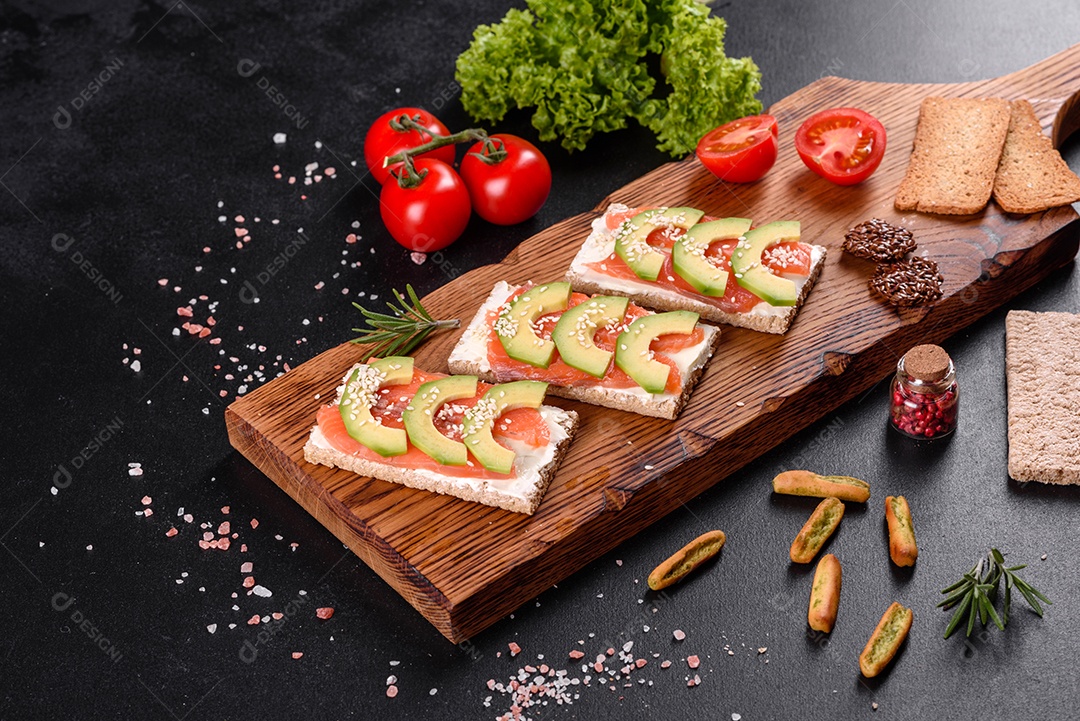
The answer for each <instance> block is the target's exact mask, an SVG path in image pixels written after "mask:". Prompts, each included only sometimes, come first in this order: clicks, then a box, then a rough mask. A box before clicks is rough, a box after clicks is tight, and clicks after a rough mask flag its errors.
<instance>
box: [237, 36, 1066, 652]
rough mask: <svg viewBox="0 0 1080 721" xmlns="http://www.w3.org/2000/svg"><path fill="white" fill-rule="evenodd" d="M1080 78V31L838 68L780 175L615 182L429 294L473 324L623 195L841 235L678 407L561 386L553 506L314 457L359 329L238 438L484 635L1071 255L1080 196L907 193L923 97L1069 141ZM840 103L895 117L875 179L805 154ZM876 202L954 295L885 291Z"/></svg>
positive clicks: (442, 612)
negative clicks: (869, 230) (942, 201)
mask: <svg viewBox="0 0 1080 721" xmlns="http://www.w3.org/2000/svg"><path fill="white" fill-rule="evenodd" d="M1077 91H1080V45H1077V46H1074V47H1072V48H1070V49H1069V50H1066V51H1064V52H1062V53H1059V54H1058V55H1055V56H1053V57H1051V58H1049V59H1047V60H1045V61H1043V62H1041V63H1038V64H1036V65H1034V66H1032V67H1030V68H1027V69H1025V70H1022V71H1019V72H1016V73H1013V74H1010V75H1006V76H1003V77H1000V78H994V79H990V80H984V81H977V82H970V83H963V84H953V85H900V84H887V83H868V82H858V81H852V80H845V79H841V78H834V77H828V78H823V79H821V80H819V81H817V82H815V83H813V84H812V85H809V86H807V87H806V88H803V89H802V90H799V91H798V92H796V93H794V94H792V95H790V96H788V97H787V98H784V99H783V100H781V101H779V102H777V103H776V104H775V105H773V106H772V107H771V108H770V109H769V112H770V113H772V114H773V115H775V116H776V118H777V120H778V122H779V126H780V155H779V159H778V160H777V164H776V167H775V168H773V170H772V171H771V172H770V173H769V174H768V175H767V176H766V177H765V179H763V180H762V181H760V182H758V183H755V184H752V185H727V184H722V183H719V182H717V181H716V180H715V178H714V177H713V176H712V175H710V174H709V172H708V171H707V170H705V169H704V168H703V167H702V166H701V165H700V164H699V163H697V161H696V160H695V159H694V158H689V159H687V160H684V161H682V162H677V163H669V164H667V165H664V166H661V167H660V168H657V169H656V170H654V171H652V172H650V173H649V174H647V175H645V176H644V177H642V178H640V179H638V180H636V181H634V182H632V183H630V184H629V185H627V186H626V187H624V188H620V189H619V190H616V191H615V192H613V193H611V194H610V195H609V196H608V198H607V199H605V201H604V203H602V204H601V205H600V206H598V207H597V208H596V211H595V212H593V213H586V214H582V215H578V216H575V217H572V218H568V219H567V220H565V221H562V222H561V223H558V224H556V225H554V226H552V227H550V228H548V229H546V230H544V231H543V232H541V233H538V234H537V235H535V236H533V237H532V238H530V239H528V240H526V241H525V242H524V243H522V244H521V245H520V246H519V247H518V248H517V249H516V250H515V251H514V252H513V253H511V254H510V256H508V257H507V258H506V259H504V260H503V261H502V262H501V263H498V264H495V265H489V266H485V267H482V268H478V269H476V270H473V271H471V272H469V273H467V274H465V275H463V276H461V277H458V278H456V279H455V280H453V281H452V282H450V283H448V284H447V285H446V286H444V287H442V288H440V289H439V290H437V291H435V292H434V293H431V294H430V295H428V296H427V297H426V298H425V299H424V301H423V302H424V305H425V306H426V307H427V308H428V309H429V310H430V311H431V312H432V313H433V314H434V315H436V316H437V317H441V318H447V317H456V318H460V319H462V321H463V323H465V322H467V321H468V319H469V318H471V317H472V315H473V313H474V312H475V310H476V308H477V307H478V306H479V304H480V303H481V302H482V301H483V299H484V298H485V297H486V295H487V293H488V292H489V291H490V289H491V287H492V285H494V283H495V282H496V281H498V280H506V281H509V282H511V283H521V282H523V281H526V280H530V279H531V280H535V281H538V282H541V281H548V280H554V279H559V278H561V277H562V275H563V273H565V271H566V269H567V268H568V266H569V264H570V261H571V259H572V258H573V256H574V254H575V253H576V251H577V249H578V248H579V247H580V245H581V243H582V241H583V240H584V239H585V237H586V236H587V235H588V232H589V224H590V222H591V221H592V220H593V219H594V218H595V217H596V216H597V214H598V213H600V212H602V210H603V208H604V207H606V205H607V203H608V202H621V203H626V204H628V205H631V206H634V205H645V204H649V205H688V206H694V207H698V208H702V209H704V210H705V211H706V212H707V213H709V214H710V215H714V216H731V215H734V216H740V217H748V218H753V219H754V221H755V222H756V223H758V224H761V223H765V222H769V221H772V220H781V219H795V220H800V221H801V222H802V232H803V240H804V241H806V242H810V243H816V244H820V245H824V246H826V247H827V248H828V250H829V254H828V259H827V261H826V266H825V269H824V271H823V273H822V276H821V279H820V280H819V281H818V284H817V286H816V288H815V289H814V291H813V292H812V293H811V294H810V297H809V300H808V301H807V303H806V305H805V306H804V307H803V309H802V310H801V312H800V314H799V316H798V317H797V318H796V320H795V323H794V325H793V326H792V328H791V330H790V331H789V332H788V333H787V334H786V335H785V336H775V335H769V334H765V333H757V332H753V331H748V330H743V329H736V328H730V327H727V326H724V327H723V328H722V338H721V341H720V345H719V348H718V351H717V354H716V356H715V357H714V359H713V361H712V362H711V364H710V365H709V367H708V369H707V370H706V372H705V374H704V376H703V377H702V379H701V382H700V384H699V385H698V387H697V389H696V390H695V391H694V394H693V397H692V398H691V400H690V403H689V404H688V405H687V407H686V409H685V410H684V411H683V413H682V415H681V416H680V417H679V419H678V420H676V421H664V420H658V419H654V418H645V417H642V416H636V415H632V414H629V413H624V412H620V411H614V410H608V409H603V408H597V407H594V406H590V405H585V404H581V403H575V402H572V401H564V400H561V399H553V400H550V401H549V402H552V403H554V404H557V405H560V406H563V407H566V408H573V409H574V410H577V411H578V412H579V413H580V414H581V418H582V423H581V428H580V431H579V433H578V435H577V437H576V438H575V440H574V443H573V446H572V448H571V449H570V452H569V454H568V455H567V457H566V460H565V461H564V463H563V465H562V468H561V469H560V471H559V473H558V474H557V476H556V478H555V480H554V481H553V482H552V485H551V487H550V489H549V490H548V493H547V496H546V498H545V500H544V502H543V503H542V504H541V506H540V508H539V510H538V511H537V513H536V515H534V516H531V517H530V516H525V515H521V514H514V513H510V512H506V511H501V510H498V509H494V508H488V507H486V506H482V505H479V504H475V503H469V502H465V501H460V500H457V499H454V498H449V497H445V496H437V495H435V494H430V493H425V492H422V491H414V490H411V489H408V488H404V487H400V486H397V485H394V484H391V483H385V482H382V481H376V480H372V479H369V478H363V477H359V476H356V475H354V474H351V473H347V472H344V471H338V470H332V469H329V468H325V467H322V466H313V465H310V464H308V463H306V462H305V461H304V458H303V452H302V446H303V444H304V441H305V440H306V438H307V435H308V432H309V431H310V429H311V426H312V425H313V424H314V421H315V413H316V411H317V409H318V408H319V406H320V404H322V403H325V402H327V400H328V399H330V398H332V395H331V394H332V393H333V392H334V389H335V388H336V386H337V385H338V383H339V382H340V379H341V377H342V375H343V374H344V372H345V370H346V369H347V368H348V367H349V366H350V365H351V364H352V363H354V362H355V361H357V360H358V359H359V357H360V355H361V348H358V347H356V346H353V345H351V344H348V343H345V344H343V345H341V346H338V347H336V348H333V349H331V350H328V351H326V352H325V353H322V354H320V355H319V356H317V357H316V358H314V359H312V360H310V361H308V362H306V363H304V364H303V365H301V366H300V367H298V368H296V369H294V370H292V371H290V372H288V373H287V374H285V375H284V376H282V377H280V378H278V379H276V380H274V381H273V382H271V383H268V384H266V385H265V386H263V387H261V388H259V389H257V390H255V391H254V392H252V393H250V394H248V395H247V396H244V397H243V398H241V399H239V400H237V401H236V402H234V403H233V404H232V405H230V406H229V407H228V409H227V410H226V422H227V425H228V431H229V438H230V441H231V443H232V444H233V446H234V447H236V448H237V449H238V450H239V451H240V452H241V453H243V454H244V455H245V456H247V458H249V459H250V460H251V462H252V463H254V464H255V465H256V466H258V467H259V468H260V469H261V470H262V471H263V472H265V473H266V474H267V475H268V476H269V477H270V478H271V479H272V480H273V481H274V482H275V483H277V484H278V485H279V486H280V487H281V488H283V489H284V490H285V491H286V492H287V493H288V494H289V495H290V496H292V497H293V498H294V499H295V500H296V501H297V502H298V503H300V504H301V505H302V506H303V507H304V508H306V509H307V510H308V511H309V512H310V513H311V514H312V515H314V516H315V517H316V518H317V519H318V520H319V521H320V522H321V523H322V524H323V525H325V526H326V527H327V528H328V529H329V530H330V531H331V532H332V533H334V535H336V536H337V537H338V538H339V539H341V540H342V541H343V542H344V543H346V544H347V545H348V546H349V547H350V548H351V549H352V550H353V551H354V552H355V553H356V554H357V556H359V557H360V558H361V559H362V560H363V561H364V562H365V563H366V564H368V565H369V566H371V567H372V568H373V569H374V570H375V571H376V572H377V573H378V574H379V575H380V576H381V577H382V578H383V579H385V580H386V582H387V583H389V584H390V585H391V586H393V587H394V588H395V589H396V590H397V591H398V592H399V593H400V594H401V595H402V596H403V597H404V598H405V599H406V600H407V601H408V602H409V603H410V604H412V605H413V606H414V607H416V608H417V609H418V610H419V611H420V612H421V613H422V614H423V615H424V616H425V617H426V618H427V619H428V620H429V621H430V622H431V623H432V624H434V625H435V626H436V628H438V630H439V631H440V632H441V633H442V634H443V635H445V636H446V637H447V638H448V639H450V640H451V641H454V642H458V641H461V640H464V639H467V638H468V637H470V636H472V635H474V634H476V633H477V632H479V631H480V630H482V629H484V628H486V627H487V626H489V625H490V624H492V623H494V622H495V621H496V620H498V619H499V618H501V617H502V616H504V615H506V614H507V613H510V612H511V611H513V610H514V609H515V608H517V607H518V606H519V605H521V604H522V603H524V602H526V601H528V600H530V599H531V598H533V597H535V596H536V595H537V594H538V593H539V592H541V591H543V590H545V589H546V588H548V587H549V586H551V585H552V584H554V583H557V582H558V581H560V580H561V579H563V578H565V577H566V576H568V575H570V574H572V573H574V572H575V571H576V570H578V569H580V568H581V567H583V566H584V565H585V564H587V563H588V562H590V561H591V560H593V559H595V558H596V557H598V556H600V555H601V554H603V553H605V552H607V551H608V550H610V549H612V548H613V547H615V546H617V545H618V544H619V543H620V542H621V541H623V540H624V539H626V538H628V537H630V536H631V535H633V534H635V533H637V532H639V531H640V530H642V529H643V528H645V527H646V526H648V525H649V524H651V523H653V522H655V521H656V520H658V519H660V518H662V517H663V516H664V515H665V514H667V513H669V512H670V511H672V510H674V509H675V508H677V507H678V506H679V505H680V504H681V503H684V502H685V501H687V500H688V499H690V498H692V497H694V496H695V495H697V494H699V493H701V492H702V491H704V490H705V489H707V488H709V487H710V486H712V485H713V484H715V483H717V482H719V481H720V480H722V479H724V478H725V477H727V476H729V475H731V474H732V473H733V472H734V471H736V470H738V469H739V468H740V467H742V466H743V465H745V464H746V463H748V462H750V461H751V460H753V459H754V458H756V457H758V456H760V455H762V454H763V453H766V452H767V451H768V450H769V449H771V448H773V447H774V446H776V445H777V444H779V443H781V442H783V441H784V440H785V439H787V438H788V437H790V436H791V435H792V434H794V433H795V432H797V431H799V430H800V429H802V428H804V427H806V426H807V425H809V424H810V423H813V422H814V421H816V420H817V419H819V418H821V417H822V416H824V415H826V414H828V413H830V412H831V411H833V410H834V409H836V408H837V407H838V406H840V405H841V404H842V403H844V402H845V401H847V400H849V399H851V398H853V397H855V396H856V395H858V394H860V393H863V392H865V391H866V390H867V389H868V388H870V387H871V386H872V385H874V384H875V383H877V382H878V381H880V380H881V379H882V378H884V377H886V376H887V375H889V374H890V373H891V372H892V371H893V369H894V367H895V364H896V361H897V359H898V357H899V356H900V355H902V354H903V353H904V352H905V351H906V350H907V349H908V348H910V347H911V346H913V345H916V344H918V343H932V342H940V341H942V340H944V339H945V338H947V337H949V336H950V335H952V334H953V333H956V332H957V331H959V330H960V329H962V328H964V327H965V326H967V325H969V324H970V323H972V322H973V321H975V320H976V319H978V318H980V317H982V316H983V315H985V314H986V313H988V312H989V311H991V310H992V309H994V308H997V307H999V306H1001V305H1002V304H1003V303H1006V302H1007V301H1008V300H1010V299H1011V298H1013V297H1014V296H1016V295H1017V294H1019V293H1020V292H1022V291H1023V290H1025V289H1027V288H1029V287H1031V286H1033V285H1034V284H1036V283H1038V282H1039V281H1040V280H1041V279H1042V278H1044V277H1046V276H1047V275H1048V274H1049V273H1050V272H1051V271H1053V270H1054V269H1056V268H1058V267H1060V266H1062V265H1064V264H1066V263H1068V262H1070V261H1071V259H1072V258H1073V256H1074V255H1075V254H1076V251H1077V247H1078V238H1080V223H1078V222H1077V220H1078V216H1077V214H1076V212H1075V211H1074V210H1073V209H1072V208H1071V207H1064V208H1057V209H1053V210H1050V211H1047V212H1045V213H1040V214H1036V215H1031V216H1011V215H1007V214H1005V213H1003V212H1002V211H1000V209H998V208H997V207H996V206H995V205H994V204H993V203H991V204H990V206H989V207H988V208H987V209H986V210H985V211H983V212H982V213H979V214H978V215H974V216H968V217H955V216H952V217H950V216H936V215H923V214H917V213H906V214H899V213H897V212H896V211H895V210H894V209H893V196H894V194H895V192H896V188H897V186H898V185H899V183H900V180H901V178H902V177H903V174H904V171H905V169H906V168H907V162H908V156H909V154H910V150H911V145H912V141H913V139H914V135H915V126H916V121H917V116H918V108H919V103H920V101H921V100H922V99H923V97H925V96H927V95H931V94H934V95H943V96H954V97H1004V98H1006V99H1009V100H1013V99H1020V98H1026V99H1028V100H1030V101H1031V102H1032V103H1033V105H1034V106H1035V110H1036V113H1037V114H1038V115H1039V118H1040V120H1041V122H1042V123H1043V127H1044V128H1045V129H1047V131H1048V132H1049V133H1050V134H1051V136H1052V137H1053V139H1054V142H1055V144H1058V143H1059V142H1060V140H1061V139H1063V138H1065V137H1067V136H1068V135H1069V134H1070V133H1071V132H1072V131H1073V130H1075V129H1076V128H1077V127H1080V111H1077V107H1076V106H1077V97H1078V96H1077ZM835 106H855V107H859V108H862V109H864V110H867V111H869V112H871V113H873V114H874V115H875V116H877V117H878V118H879V119H880V120H881V121H882V122H883V123H884V125H885V127H886V128H887V130H888V143H889V145H888V149H887V150H886V153H885V158H884V161H883V162H882V165H881V167H880V168H879V169H878V171H877V172H876V173H875V174H874V176H873V177H871V178H870V179H869V180H868V181H867V182H865V183H863V184H861V185H858V186H854V187H847V188H844V187H839V186H836V185H833V184H831V183H829V182H827V181H825V180H824V179H822V178H819V177H818V176H816V175H814V174H813V173H811V172H810V171H809V170H807V169H806V168H805V166H804V165H803V164H802V162H801V161H800V160H799V158H798V156H797V154H796V153H795V150H794V146H793V139H794V134H795V130H796V129H797V128H798V126H799V124H800V123H801V122H802V121H803V120H804V119H805V118H806V117H807V116H809V115H810V114H811V113H814V112H816V111H819V110H823V109H826V108H829V107H835ZM871 217H878V218H884V219H886V220H888V221H890V222H893V223H898V224H901V225H904V226H906V227H908V228H910V229H911V230H912V231H913V232H914V234H915V238H916V240H917V241H918V243H919V252H921V251H923V250H925V251H927V252H928V255H929V257H931V258H933V259H935V260H937V262H938V263H939V265H940V267H941V271H942V274H943V275H944V277H945V286H944V293H945V294H944V297H943V298H942V300H941V301H940V302H939V303H938V304H937V305H935V306H934V307H932V308H930V309H920V310H906V311H900V312H898V311H896V310H894V309H893V308H891V307H889V306H887V305H885V304H883V303H881V302H880V301H878V300H877V299H876V298H875V297H873V296H872V294H871V292H870V291H869V289H868V287H867V280H868V278H869V276H870V274H871V271H872V270H873V266H872V264H870V263H868V262H866V261H862V260H859V259H855V258H852V257H850V256H846V255H845V254H843V253H841V250H840V248H841V242H842V240H843V236H844V233H845V232H846V230H847V229H848V228H849V227H851V226H852V225H855V224H856V223H859V222H860V221H862V220H866V219H868V218H871ZM345 332H346V331H345V329H343V330H342V333H343V335H344V334H345ZM459 336H460V331H459V332H456V333H447V334H444V335H441V336H437V337H436V338H435V339H433V340H431V341H429V342H428V343H427V344H426V345H425V346H424V347H423V348H421V349H420V350H419V351H418V352H417V353H416V358H417V365H418V367H421V368H425V369H428V370H432V371H442V372H445V371H446V370H447V366H446V358H447V356H448V354H449V352H450V349H451V348H452V347H453V344H454V343H455V342H456V341H457V339H458V337H459ZM317 394H318V395H319V396H320V397H321V399H320V400H316V395H317ZM884 422H885V419H882V423H884ZM819 470H828V469H819ZM687 540H689V539H687ZM660 560H661V559H660V558H657V561H658V562H659V561H660Z"/></svg>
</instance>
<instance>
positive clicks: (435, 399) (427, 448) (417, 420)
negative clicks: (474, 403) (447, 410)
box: [401, 376, 476, 466]
mask: <svg viewBox="0 0 1080 721" xmlns="http://www.w3.org/2000/svg"><path fill="white" fill-rule="evenodd" d="M474 395H476V376H447V377H446V378H439V379H438V380H433V381H428V382H427V383H422V384H420V387H419V388H418V389H417V390H416V395H415V396H413V398H412V400H411V401H409V405H408V406H406V407H405V410H404V411H403V412H402V414H401V420H402V422H403V423H404V424H405V430H406V432H408V434H409V440H410V441H411V442H412V444H413V445H414V446H416V447H417V448H419V449H420V450H421V451H423V452H424V453H426V454H427V455H429V456H431V457H432V458H434V459H435V460H436V461H438V462H439V463H441V464H443V465H444V466H464V465H465V464H466V463H467V462H468V460H469V454H468V452H467V451H466V449H465V444H464V443H462V442H461V441H454V440H451V439H449V438H447V437H446V436H444V435H443V434H442V432H441V431H440V430H439V429H438V428H436V427H435V414H436V413H438V412H439V407H440V406H442V404H443V403H447V402H449V401H456V400H461V399H462V398H472V397H473V396H474Z"/></svg>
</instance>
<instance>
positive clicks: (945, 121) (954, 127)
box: [895, 97, 1009, 215]
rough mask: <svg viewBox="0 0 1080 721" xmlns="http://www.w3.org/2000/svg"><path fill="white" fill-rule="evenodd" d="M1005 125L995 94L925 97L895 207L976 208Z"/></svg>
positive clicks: (1004, 108)
mask: <svg viewBox="0 0 1080 721" xmlns="http://www.w3.org/2000/svg"><path fill="white" fill-rule="evenodd" d="M1008 129H1009V103H1008V102H1007V101H1005V100H1002V99H1001V98H983V99H975V98H937V97H929V98H925V99H924V100H923V102H922V106H921V107H920V108H919V127H918V129H917V130H916V131H915V147H914V149H913V150H912V152H911V161H910V163H909V164H908V169H907V175H905V176H904V180H903V182H901V183H900V188H899V189H898V190H897V191H896V203H895V205H896V209H897V210H918V211H920V212H923V213H941V214H944V215H971V214H973V213H978V212H979V211H980V210H982V209H983V208H985V207H986V203H987V202H988V201H989V200H990V194H991V192H992V191H993V188H994V175H995V173H996V172H997V167H998V160H999V159H1000V158H1001V149H1002V146H1003V145H1004V144H1005V134H1006V132H1007V131H1008Z"/></svg>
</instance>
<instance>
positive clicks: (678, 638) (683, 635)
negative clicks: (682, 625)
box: [671, 628, 686, 641]
mask: <svg viewBox="0 0 1080 721" xmlns="http://www.w3.org/2000/svg"><path fill="white" fill-rule="evenodd" d="M671 635H672V636H674V637H675V640H676V641H682V640H683V639H685V638H686V633H685V632H684V631H683V630H682V629H679V628H677V629H675V631H674V633H672V634H671Z"/></svg>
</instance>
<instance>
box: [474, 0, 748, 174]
mask: <svg viewBox="0 0 1080 721" xmlns="http://www.w3.org/2000/svg"><path fill="white" fill-rule="evenodd" d="M528 7H529V9H528V10H510V11H509V12H507V14H506V16H505V17H504V18H503V20H502V21H501V22H499V23H497V24H494V25H481V26H480V27H478V28H477V29H476V31H475V32H474V34H473V42H472V44H471V45H470V46H469V47H468V49H466V50H465V52H463V53H462V54H461V55H460V56H459V57H458V60H457V74H456V77H457V81H458V84H459V85H460V86H461V102H462V105H463V107H464V108H465V110H466V112H468V113H469V114H470V115H471V116H472V117H473V118H475V119H476V120H478V121H487V122H497V121H499V120H501V119H502V118H503V117H504V116H505V115H506V113H507V112H508V111H509V110H510V109H512V108H532V109H533V115H532V123H533V126H534V127H535V128H536V129H537V130H538V131H539V134H540V139H541V140H545V141H553V140H560V141H561V143H562V145H563V147H564V148H566V149H567V150H581V149H583V148H584V147H585V145H586V143H588V141H589V139H590V138H592V137H593V135H595V134H596V133H605V132H610V131H612V130H618V129H620V128H624V127H626V125H627V123H628V122H629V121H630V120H631V119H633V120H635V121H637V122H638V123H640V124H642V125H645V126H646V127H648V128H650V129H651V130H652V131H653V132H654V133H656V135H657V139H658V141H659V142H658V146H657V147H659V148H660V149H661V150H664V151H667V152H669V153H671V154H672V155H673V156H680V155H684V154H686V153H688V152H690V151H692V150H693V149H694V147H695V146H696V145H697V141H698V139H699V138H700V137H701V136H702V135H704V134H705V133H706V132H708V131H709V130H711V129H712V128H714V127H716V126H717V125H720V124H722V123H725V122H727V121H728V120H733V119H735V118H738V117H742V116H744V115H753V114H755V113H758V112H760V111H761V103H760V102H758V101H757V100H756V99H755V97H754V96H755V95H756V93H757V92H758V91H759V90H760V89H761V74H760V72H759V71H758V68H757V66H756V65H754V63H753V61H752V60H750V59H749V58H742V59H731V58H728V57H726V56H725V55H724V50H723V48H724V43H723V40H724V31H725V29H726V24H725V22H724V20H723V19H721V18H715V17H711V16H710V15H709V10H708V8H707V7H706V6H704V5H701V4H699V3H698V2H695V0H595V2H592V3H589V2H581V1H578V0H528ZM658 59H659V62H657V60H658ZM650 67H651V68H656V67H660V68H661V73H660V76H661V77H654V75H652V74H650ZM658 81H660V82H658ZM658 85H659V87H658Z"/></svg>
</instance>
